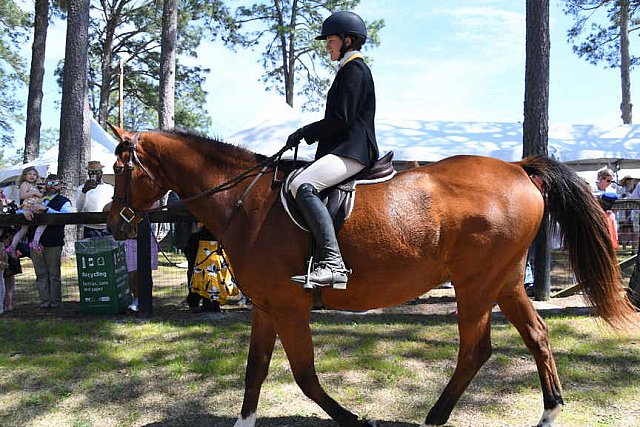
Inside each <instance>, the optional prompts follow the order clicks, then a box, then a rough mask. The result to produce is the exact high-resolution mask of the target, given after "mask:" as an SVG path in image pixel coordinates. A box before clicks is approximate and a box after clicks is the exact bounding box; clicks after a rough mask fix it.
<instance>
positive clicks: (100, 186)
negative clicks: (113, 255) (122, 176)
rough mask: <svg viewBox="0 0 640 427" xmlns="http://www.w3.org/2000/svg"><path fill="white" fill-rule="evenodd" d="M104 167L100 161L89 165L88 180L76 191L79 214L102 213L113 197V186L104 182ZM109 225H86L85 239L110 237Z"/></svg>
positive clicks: (93, 161)
mask: <svg viewBox="0 0 640 427" xmlns="http://www.w3.org/2000/svg"><path fill="white" fill-rule="evenodd" d="M103 168H104V166H103V165H102V164H101V163H100V161H99V160H91V161H90V162H89V164H88V165H87V175H88V176H89V179H87V180H86V181H85V182H84V184H83V185H81V186H80V187H78V189H77V191H76V210H77V211H78V212H102V211H103V209H104V207H105V206H106V205H107V203H109V202H110V201H111V198H112V197H113V186H112V185H111V184H107V183H106V182H104V181H103V180H102V169H103ZM110 234H111V233H109V231H108V230H107V224H85V225H84V231H83V237H84V238H85V239H86V238H89V237H99V236H107V235H110Z"/></svg>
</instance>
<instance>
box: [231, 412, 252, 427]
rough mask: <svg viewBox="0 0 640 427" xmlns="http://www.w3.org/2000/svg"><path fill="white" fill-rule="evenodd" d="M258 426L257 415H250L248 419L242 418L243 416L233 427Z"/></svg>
mask: <svg viewBox="0 0 640 427" xmlns="http://www.w3.org/2000/svg"><path fill="white" fill-rule="evenodd" d="M255 425H256V413H255V412H254V413H253V414H249V416H248V417H247V418H242V415H240V416H239V417H238V421H236V423H235V424H234V425H233V427H255Z"/></svg>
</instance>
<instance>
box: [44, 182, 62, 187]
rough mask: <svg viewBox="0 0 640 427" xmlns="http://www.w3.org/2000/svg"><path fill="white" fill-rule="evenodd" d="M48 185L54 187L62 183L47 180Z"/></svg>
mask: <svg viewBox="0 0 640 427" xmlns="http://www.w3.org/2000/svg"><path fill="white" fill-rule="evenodd" d="M47 185H48V186H49V187H54V186H57V185H60V181H47Z"/></svg>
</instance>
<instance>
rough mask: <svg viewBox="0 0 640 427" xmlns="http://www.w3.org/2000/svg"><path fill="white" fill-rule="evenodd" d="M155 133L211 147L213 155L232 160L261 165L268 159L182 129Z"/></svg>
mask: <svg viewBox="0 0 640 427" xmlns="http://www.w3.org/2000/svg"><path fill="white" fill-rule="evenodd" d="M154 132H157V133H160V134H164V135H167V136H170V137H175V138H179V139H182V140H187V141H193V142H194V143H195V144H197V145H199V146H202V147H210V150H211V153H212V154H213V153H225V154H229V155H230V157H231V158H232V159H236V160H246V161H248V162H256V163H259V162H261V161H262V160H264V159H265V158H266V156H263V155H262V154H258V153H254V152H253V151H251V150H248V149H246V148H244V147H240V146H237V145H233V144H229V143H227V142H224V141H222V140H220V139H218V138H216V137H208V136H206V135H202V134H199V133H196V132H193V131H185V130H180V129H170V130H166V129H165V130H156V131H154Z"/></svg>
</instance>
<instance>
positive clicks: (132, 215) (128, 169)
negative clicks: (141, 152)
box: [113, 132, 154, 225]
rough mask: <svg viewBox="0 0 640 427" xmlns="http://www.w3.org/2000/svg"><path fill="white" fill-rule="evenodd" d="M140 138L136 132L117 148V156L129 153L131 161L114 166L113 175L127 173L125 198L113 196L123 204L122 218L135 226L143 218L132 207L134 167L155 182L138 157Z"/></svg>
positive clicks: (125, 138)
mask: <svg viewBox="0 0 640 427" xmlns="http://www.w3.org/2000/svg"><path fill="white" fill-rule="evenodd" d="M139 137H140V133H139V132H136V133H134V134H133V136H132V137H129V136H125V137H124V138H123V140H122V142H121V143H120V144H119V145H118V146H117V147H116V155H117V156H120V154H122V153H123V152H124V151H128V152H129V159H128V160H127V162H126V163H125V165H124V166H114V167H113V173H114V175H115V176H118V175H120V174H121V173H123V172H124V173H125V175H124V178H125V192H124V197H120V196H116V194H115V192H114V194H113V201H115V202H120V203H122V204H123V208H122V209H121V210H120V218H122V220H123V221H124V222H126V223H127V224H131V223H133V224H134V225H135V224H137V223H139V222H140V221H142V217H141V216H139V215H137V214H136V211H135V210H134V209H133V208H132V207H131V175H132V174H133V168H134V166H136V165H137V166H139V167H140V169H142V170H143V171H144V173H146V174H147V175H148V176H149V178H151V180H152V181H153V180H154V179H153V175H151V173H149V171H148V170H147V169H146V168H145V167H144V165H143V164H142V162H141V161H140V158H139V157H138V153H137V151H136V146H137V145H138V138H139Z"/></svg>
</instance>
